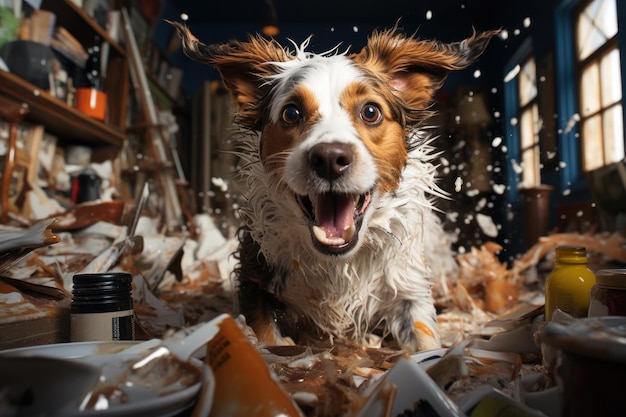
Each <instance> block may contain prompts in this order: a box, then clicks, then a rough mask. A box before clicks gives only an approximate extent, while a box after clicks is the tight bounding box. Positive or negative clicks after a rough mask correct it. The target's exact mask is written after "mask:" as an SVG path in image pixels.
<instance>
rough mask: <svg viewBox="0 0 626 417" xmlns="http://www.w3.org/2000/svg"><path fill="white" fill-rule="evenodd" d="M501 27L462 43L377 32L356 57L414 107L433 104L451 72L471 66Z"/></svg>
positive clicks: (411, 107) (359, 62)
mask: <svg viewBox="0 0 626 417" xmlns="http://www.w3.org/2000/svg"><path fill="white" fill-rule="evenodd" d="M499 32H500V31H499V30H492V31H488V32H482V33H477V32H476V31H474V33H473V34H472V36H471V37H470V38H468V39H465V40H464V41H462V42H456V43H450V44H446V43H442V42H439V41H432V40H418V39H413V38H409V37H406V36H404V35H402V34H399V33H398V31H397V29H396V28H394V29H390V30H387V31H383V32H375V33H373V34H372V36H370V38H369V39H368V43H367V46H366V47H365V48H363V50H362V51H361V52H360V53H359V54H357V55H355V56H354V57H353V59H354V60H355V62H357V63H358V64H360V65H362V66H364V67H365V68H368V69H369V70H370V71H372V72H374V73H375V74H377V75H378V76H379V77H381V78H382V79H383V81H385V82H386V83H387V84H388V85H389V87H391V88H392V90H393V91H394V93H395V94H396V95H398V96H399V97H400V98H401V99H402V100H403V102H404V104H405V105H406V106H407V107H408V108H410V109H411V110H420V109H421V110H423V109H425V108H426V107H427V106H428V104H429V103H430V101H431V99H432V97H433V95H434V93H435V91H436V90H437V89H439V88H440V87H441V86H442V84H443V82H444V80H445V78H446V75H447V74H448V72H449V71H452V70H460V69H464V68H466V67H468V66H469V65H470V64H471V63H472V62H474V61H475V60H476V59H477V58H478V57H479V56H480V55H481V54H482V53H483V51H484V50H485V48H486V47H487V45H488V44H489V40H490V39H491V38H492V37H493V36H494V35H497V34H498V33H499Z"/></svg>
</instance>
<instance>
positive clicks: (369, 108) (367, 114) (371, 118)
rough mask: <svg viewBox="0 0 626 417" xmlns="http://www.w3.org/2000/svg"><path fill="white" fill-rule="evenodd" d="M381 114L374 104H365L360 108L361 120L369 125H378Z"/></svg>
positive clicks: (381, 117)
mask: <svg viewBox="0 0 626 417" xmlns="http://www.w3.org/2000/svg"><path fill="white" fill-rule="evenodd" d="M382 119H383V114H382V112H381V111H380V107H378V105H376V104H374V103H367V104H366V105H364V106H363V107H361V120H363V121H364V122H365V123H367V124H370V125H375V124H378V123H380V122H381V121H382Z"/></svg>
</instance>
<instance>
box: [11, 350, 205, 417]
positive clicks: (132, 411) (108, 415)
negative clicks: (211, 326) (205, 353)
mask: <svg viewBox="0 0 626 417" xmlns="http://www.w3.org/2000/svg"><path fill="white" fill-rule="evenodd" d="M135 343H137V342H78V343H59V344H53V345H41V346H32V347H26V348H17V349H9V350H4V351H0V355H2V356H19V357H30V356H32V357H35V356H38V357H49V358H60V359H75V360H78V361H80V362H83V359H82V358H84V362H85V363H87V364H90V365H96V366H99V365H100V366H101V365H102V364H103V363H106V364H107V365H112V366H115V365H118V364H120V365H121V364H122V363H123V362H124V361H125V360H129V359H132V358H133V356H132V355H129V354H124V353H120V351H122V350H124V349H125V348H128V347H130V346H132V345H133V344H135ZM190 363H191V364H192V366H194V367H195V368H196V369H197V370H198V371H199V372H200V375H202V374H204V373H205V371H206V369H205V367H204V366H203V363H202V362H201V361H199V360H197V359H193V358H192V359H191V361H190ZM34 377H35V378H36V375H35V376H34ZM146 384H147V385H149V382H146ZM201 385H202V381H201V379H199V380H198V381H197V382H196V383H194V384H193V385H190V386H188V387H185V388H181V389H177V387H174V388H173V389H172V391H171V392H169V393H166V394H165V395H163V396H158V397H157V396H155V392H150V391H151V389H152V388H151V387H150V386H143V387H141V386H139V387H136V390H135V388H132V389H130V391H133V390H135V391H134V392H130V395H129V401H128V402H127V403H124V404H117V405H113V406H111V407H110V408H109V409H106V410H85V411H76V413H75V414H74V416H75V417H112V416H115V417H123V416H133V417H144V416H145V417H169V416H175V415H177V414H179V413H180V412H181V411H184V410H187V409H190V408H191V407H192V406H193V405H194V403H195V401H196V397H197V394H198V392H199V390H200V387H201ZM68 388H69V387H68ZM150 394H151V395H150ZM133 398H134V399H133ZM16 415H19V413H18V414H16ZM66 415H67V414H65V416H66Z"/></svg>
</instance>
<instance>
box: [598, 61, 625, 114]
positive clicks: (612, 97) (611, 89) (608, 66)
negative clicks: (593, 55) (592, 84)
mask: <svg viewBox="0 0 626 417" xmlns="http://www.w3.org/2000/svg"><path fill="white" fill-rule="evenodd" d="M619 67H620V62H619V50H618V49H613V50H612V51H611V52H609V53H608V54H607V55H606V56H605V57H603V58H602V60H601V61H600V73H601V76H600V82H601V83H602V107H608V106H610V105H611V104H614V103H616V102H618V101H620V100H621V99H622V79H621V76H620V68H619Z"/></svg>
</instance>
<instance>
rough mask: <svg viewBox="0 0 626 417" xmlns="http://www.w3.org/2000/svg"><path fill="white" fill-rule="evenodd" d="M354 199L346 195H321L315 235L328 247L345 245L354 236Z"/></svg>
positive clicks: (316, 206)
mask: <svg viewBox="0 0 626 417" xmlns="http://www.w3.org/2000/svg"><path fill="white" fill-rule="evenodd" d="M354 204H355V203H354V197H353V196H350V195H345V194H331V193H327V194H320V195H319V196H318V197H317V201H316V202H315V220H316V226H317V230H315V235H316V237H317V238H318V240H319V241H320V242H321V243H324V244H327V245H338V244H343V243H345V242H346V241H349V240H350V239H352V236H353V234H354V210H355V205H354Z"/></svg>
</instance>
